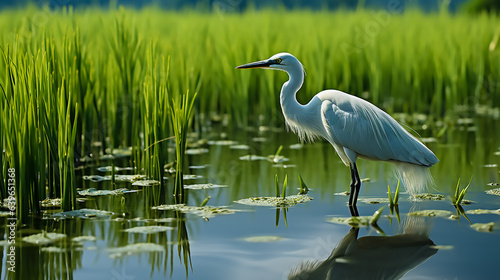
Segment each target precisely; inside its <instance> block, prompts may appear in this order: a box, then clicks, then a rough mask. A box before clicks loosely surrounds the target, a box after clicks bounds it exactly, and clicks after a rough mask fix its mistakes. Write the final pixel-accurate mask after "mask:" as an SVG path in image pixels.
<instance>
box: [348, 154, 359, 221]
mask: <svg viewBox="0 0 500 280" xmlns="http://www.w3.org/2000/svg"><path fill="white" fill-rule="evenodd" d="M360 188H361V180H360V179H359V174H358V168H357V167H356V163H354V162H353V163H351V195H350V196H349V206H356V201H357V200H358V194H359V189H360ZM351 212H352V211H351ZM356 212H357V211H356Z"/></svg>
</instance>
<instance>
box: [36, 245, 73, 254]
mask: <svg viewBox="0 0 500 280" xmlns="http://www.w3.org/2000/svg"><path fill="white" fill-rule="evenodd" d="M71 250H72V249H70V248H61V247H55V246H49V247H42V249H41V251H42V252H45V253H64V252H69V251H71ZM73 250H74V249H73Z"/></svg>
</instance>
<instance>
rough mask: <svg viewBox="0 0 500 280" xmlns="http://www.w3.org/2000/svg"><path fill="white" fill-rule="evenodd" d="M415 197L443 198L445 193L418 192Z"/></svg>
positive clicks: (427, 198)
mask: <svg viewBox="0 0 500 280" xmlns="http://www.w3.org/2000/svg"><path fill="white" fill-rule="evenodd" d="M415 198H417V199H426V200H443V199H444V195H442V194H433V193H421V194H416V195H415Z"/></svg>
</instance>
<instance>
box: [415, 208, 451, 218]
mask: <svg viewBox="0 0 500 280" xmlns="http://www.w3.org/2000/svg"><path fill="white" fill-rule="evenodd" d="M408 215H409V216H427V217H445V218H451V216H454V214H453V212H451V211H447V210H421V211H415V212H410V213H408Z"/></svg>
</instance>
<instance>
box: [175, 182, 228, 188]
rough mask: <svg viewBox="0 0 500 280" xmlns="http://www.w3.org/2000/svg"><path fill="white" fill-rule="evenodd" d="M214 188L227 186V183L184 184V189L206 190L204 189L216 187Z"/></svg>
mask: <svg viewBox="0 0 500 280" xmlns="http://www.w3.org/2000/svg"><path fill="white" fill-rule="evenodd" d="M216 188H227V185H215V184H210V183H208V184H193V185H184V189H189V190H206V189H210V190H211V189H216Z"/></svg>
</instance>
